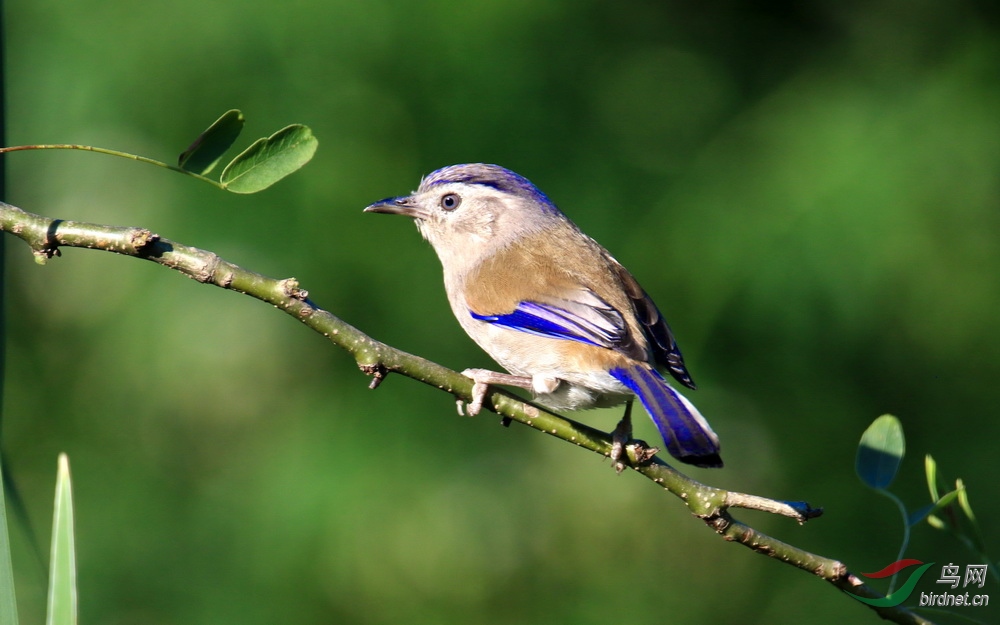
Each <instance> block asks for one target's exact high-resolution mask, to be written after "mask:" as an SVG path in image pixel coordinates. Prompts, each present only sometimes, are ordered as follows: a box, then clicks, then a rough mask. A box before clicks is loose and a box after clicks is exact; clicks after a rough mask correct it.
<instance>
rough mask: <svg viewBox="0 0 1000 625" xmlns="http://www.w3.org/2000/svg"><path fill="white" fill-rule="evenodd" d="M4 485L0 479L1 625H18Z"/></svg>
mask: <svg viewBox="0 0 1000 625" xmlns="http://www.w3.org/2000/svg"><path fill="white" fill-rule="evenodd" d="M0 478H2V475H0ZM2 484H3V480H2V479H0V625H17V600H16V597H15V595H14V567H13V566H12V565H11V560H10V533H9V532H8V531H7V506H6V504H5V501H4V494H3V486H2Z"/></svg>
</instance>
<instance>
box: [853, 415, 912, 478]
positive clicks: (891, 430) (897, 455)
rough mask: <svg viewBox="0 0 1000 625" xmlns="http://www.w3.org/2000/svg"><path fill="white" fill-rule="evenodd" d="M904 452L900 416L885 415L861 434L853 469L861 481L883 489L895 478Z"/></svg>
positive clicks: (904, 442)
mask: <svg viewBox="0 0 1000 625" xmlns="http://www.w3.org/2000/svg"><path fill="white" fill-rule="evenodd" d="M905 453H906V441H905V440H904V439H903V426H902V425H901V424H900V422H899V419H897V418H896V417H894V416H892V415H888V414H885V415H882V416H881V417H879V418H878V419H875V421H873V422H872V424H871V425H869V426H868V429H867V430H865V433H864V434H862V435H861V442H860V443H859V444H858V455H857V458H856V460H855V463H854V470H855V471H856V472H857V474H858V477H859V478H861V481H862V482H864V483H865V484H867V485H868V486H870V487H871V488H875V489H878V490H882V489H885V488H886V487H888V486H889V485H890V484H892V481H893V480H894V479H895V478H896V472H897V471H898V470H899V465H900V463H901V462H902V461H903V455H904V454H905Z"/></svg>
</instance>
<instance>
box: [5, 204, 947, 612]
mask: <svg viewBox="0 0 1000 625" xmlns="http://www.w3.org/2000/svg"><path fill="white" fill-rule="evenodd" d="M0 230H3V231H6V232H10V233H12V234H14V235H15V236H17V237H19V238H21V239H23V240H24V241H25V242H26V243H27V244H28V245H29V246H30V247H31V249H32V252H33V253H34V255H35V258H36V259H37V260H38V261H39V262H42V263H44V262H45V261H46V260H47V259H49V258H52V257H53V256H56V255H58V253H59V247H60V246H65V247H84V248H91V249H99V250H104V251H108V252H114V253H116V254H123V255H126V256H135V257H137V258H143V259H146V260H149V261H152V262H155V263H159V264H161V265H164V266H166V267H170V268H171V269H175V270H177V271H179V272H181V273H183V274H185V275H187V276H189V277H191V278H194V279H195V280H197V281H199V282H204V283H207V284H214V285H216V286H219V287H222V288H224V289H231V290H234V291H238V292H240V293H245V294H246V295H250V296H251V297H255V298H257V299H259V300H262V301H265V302H267V303H269V304H272V305H274V306H276V307H277V308H279V309H281V310H283V311H285V312H286V313H288V314H289V315H292V316H293V317H295V318H296V319H298V320H299V321H301V322H302V323H304V324H306V325H307V326H309V327H310V328H312V329H314V330H316V331H317V332H319V333H320V334H322V335H323V336H325V337H327V338H328V339H329V340H330V341H331V342H333V343H334V344H335V345H337V346H338V347H340V348H342V349H344V350H346V351H347V352H348V353H350V354H351V355H352V356H353V357H354V358H355V360H356V361H357V363H358V366H359V367H360V368H361V369H362V371H364V372H365V373H368V374H369V375H371V376H372V382H371V384H370V386H371V388H375V387H377V386H378V385H379V384H380V383H381V382H382V380H384V378H385V376H386V375H387V374H388V373H401V374H403V375H405V376H407V377H410V378H413V379H415V380H419V381H420V382H423V383H424V384H429V385H431V386H434V387H437V388H439V389H441V390H443V391H445V392H447V393H450V394H452V395H454V396H455V397H456V398H457V399H458V400H459V401H460V402H463V401H464V402H468V401H471V399H472V384H473V383H472V380H470V379H469V378H466V377H465V376H463V375H461V374H460V373H457V372H455V371H452V370H450V369H447V368H445V367H442V366H441V365H438V364H436V363H433V362H430V361H428V360H425V359H423V358H420V357H419V356H414V355H412V354H408V353H406V352H403V351H400V350H398V349H394V348H392V347H390V346H388V345H386V344H384V343H381V342H379V341H376V340H375V339H373V338H371V337H369V336H368V335H366V334H364V333H363V332H361V331H360V330H358V329H357V328H355V327H353V326H351V325H349V324H347V323H345V322H344V321H342V320H341V319H339V318H337V317H335V316H334V315H332V314H330V313H329V312H327V311H325V310H323V309H321V308H318V307H317V306H315V305H314V304H313V303H312V302H311V301H310V300H309V298H308V293H307V292H306V291H304V290H302V289H300V288H299V285H298V282H297V281H296V280H295V279H294V278H287V279H284V280H276V279H273V278H268V277H267V276H263V275H261V274H258V273H254V272H252V271H248V270H246V269H243V268H242V267H239V266H238V265H235V264H233V263H230V262H228V261H225V260H223V259H221V258H219V257H218V256H217V255H216V254H214V253H212V252H208V251H205V250H201V249H198V248H194V247H189V246H186V245H182V244H180V243H175V242H173V241H169V240H167V239H164V238H162V237H160V236H158V235H156V234H154V233H152V232H150V231H149V230H146V229H143V228H122V227H114V226H104V225H99V224H90V223H83V222H74V221H63V220H59V219H50V218H47V217H42V216H40V215H34V214H32V213H28V212H25V211H23V210H21V209H19V208H17V207H14V206H11V205H9V204H4V203H2V202H0ZM487 400H488V402H487V403H486V404H484V405H485V406H486V407H487V408H490V409H491V410H493V411H494V412H496V413H497V414H499V415H501V416H502V417H503V419H504V421H505V422H509V421H510V420H514V421H518V422H520V423H523V424H525V425H527V426H529V427H532V428H535V429H537V430H540V431H542V432H545V433H547V434H550V435H552V436H555V437H557V438H561V439H563V440H565V441H568V442H571V443H573V444H575V445H578V446H580V447H583V448H585V449H588V450H590V451H593V452H595V453H598V454H601V455H604V456H609V455H610V453H611V446H612V441H611V437H610V436H609V435H608V434H606V433H604V432H600V431H598V430H595V429H593V428H591V427H588V426H586V425H583V424H581V423H577V422H575V421H572V420H570V419H566V418H565V417H561V416H559V415H557V414H554V413H551V412H548V411H546V410H544V409H542V408H539V407H538V406H534V405H532V404H529V403H525V402H524V401H522V400H520V399H518V398H516V397H514V396H512V395H509V394H507V393H504V392H503V391H494V392H493V393H492V394H491V395H489V396H488V397H487ZM644 449H645V447H644V446H643V445H638V446H637V445H632V446H630V447H629V448H628V457H629V461H630V463H631V466H632V468H633V469H635V470H636V471H637V472H639V473H641V474H642V475H644V476H646V477H647V478H649V479H650V480H652V481H653V482H655V483H657V484H659V485H660V486H662V487H663V488H664V489H666V490H667V491H669V492H670V493H672V494H674V495H676V496H677V497H679V498H680V499H681V500H682V501H684V502H685V504H686V505H687V506H688V508H689V509H690V510H691V512H692V513H693V514H694V515H695V516H697V517H698V518H700V519H702V520H703V521H705V523H707V524H708V525H709V527H711V528H712V529H714V530H715V531H716V532H717V533H718V534H720V535H721V536H722V537H723V538H725V539H726V540H728V541H733V542H738V543H740V544H743V545H745V546H747V547H749V548H750V549H753V550H754V551H756V552H758V553H762V554H764V555H767V556H769V557H772V558H775V559H778V560H781V561H783V562H786V563H788V564H791V565H792V566H795V567H797V568H800V569H802V570H805V571H809V572H810V573H813V574H815V575H818V576H819V577H821V578H823V579H825V580H826V581H828V582H830V583H831V584H833V585H835V586H836V587H838V588H840V589H842V590H847V591H850V592H851V593H853V594H855V595H859V596H863V597H867V598H877V597H880V595H879V594H878V593H877V592H875V591H874V590H872V589H870V588H868V587H867V586H865V585H864V583H862V582H861V580H860V579H858V578H857V577H856V576H854V575H852V574H851V573H850V572H849V571H848V570H847V567H846V566H845V565H843V564H842V563H840V562H838V561H836V560H832V559H829V558H824V557H821V556H818V555H815V554H812V553H809V552H807V551H804V550H802V549H799V548H797V547H793V546H792V545H789V544H787V543H784V542H782V541H780V540H777V539H775V538H772V537H770V536H767V535H766V534H762V533H760V532H758V531H756V530H755V529H753V528H752V527H750V526H748V525H746V524H744V523H741V522H739V521H737V520H735V519H733V518H732V517H731V516H730V514H729V510H730V509H731V508H744V509H753V510H760V511H764V512H769V513H772V514H779V515H783V516H787V517H790V518H792V519H795V520H797V521H798V522H799V523H804V522H805V521H807V520H809V519H811V518H814V517H816V516H819V515H820V514H822V509H816V508H812V507H811V506H809V504H807V503H805V502H785V501H775V500H772V499H766V498H764V497H758V496H756V495H745V494H742V493H734V492H730V491H726V490H722V489H718V488H713V487H710V486H706V485H704V484H701V483H699V482H697V481H695V480H692V479H691V478H689V477H687V476H686V475H684V474H682V473H680V472H678V471H677V470H675V469H674V468H672V467H671V466H669V465H668V464H666V463H665V462H663V461H662V460H660V459H659V458H657V457H653V458H651V459H646V458H645V457H644V456H645V454H644V453H643V450H644ZM637 451H638V454H639V457H638V458H637V456H636V453H637ZM873 609H874V610H876V611H877V612H878V613H879V615H880V616H882V617H883V618H885V619H887V620H891V621H894V622H896V623H910V624H928V623H930V621H927V620H924V619H923V618H922V617H920V616H918V615H917V614H915V613H913V612H911V611H909V610H907V609H905V608H902V607H892V608H873Z"/></svg>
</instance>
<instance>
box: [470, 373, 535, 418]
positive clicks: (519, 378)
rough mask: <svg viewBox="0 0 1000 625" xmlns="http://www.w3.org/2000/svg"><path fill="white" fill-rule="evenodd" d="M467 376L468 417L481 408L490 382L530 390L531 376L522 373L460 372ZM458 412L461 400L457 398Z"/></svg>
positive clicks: (475, 413)
mask: <svg viewBox="0 0 1000 625" xmlns="http://www.w3.org/2000/svg"><path fill="white" fill-rule="evenodd" d="M462 375H464V376H465V377H467V378H472V381H473V382H474V384H473V385H472V401H471V402H469V405H468V413H469V416H470V417H474V416H476V415H477V414H479V411H480V410H482V409H483V401H484V400H485V399H486V391H487V390H489V385H490V384H503V385H504V386H515V387H517V388H523V389H528V390H529V391H530V390H532V384H531V378H529V377H527V376H523V375H511V374H509V373H497V372H496V371H490V370H489V369H466V370H465V371H463V372H462ZM458 414H462V400H461V399H460V400H458Z"/></svg>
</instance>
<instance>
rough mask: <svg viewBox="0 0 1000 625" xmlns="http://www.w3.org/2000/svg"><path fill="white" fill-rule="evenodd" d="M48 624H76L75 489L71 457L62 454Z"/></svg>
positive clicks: (56, 503)
mask: <svg viewBox="0 0 1000 625" xmlns="http://www.w3.org/2000/svg"><path fill="white" fill-rule="evenodd" d="M45 623H46V625H76V545H75V541H74V538H73V489H72V487H71V485H70V479H69V459H68V458H67V457H66V454H60V455H59V474H58V476H57V478H56V502H55V512H54V513H53V519H52V563H51V565H50V568H49V603H48V617H47V618H46V619H45Z"/></svg>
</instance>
